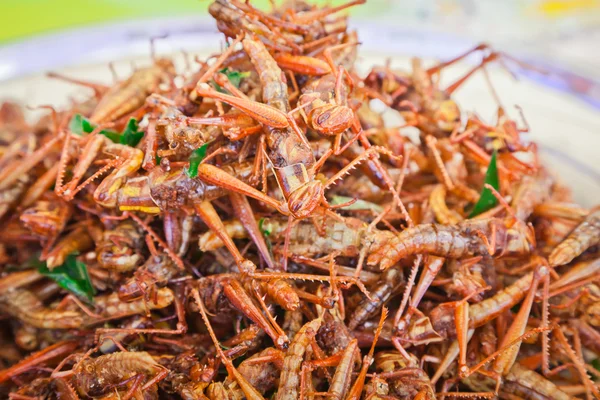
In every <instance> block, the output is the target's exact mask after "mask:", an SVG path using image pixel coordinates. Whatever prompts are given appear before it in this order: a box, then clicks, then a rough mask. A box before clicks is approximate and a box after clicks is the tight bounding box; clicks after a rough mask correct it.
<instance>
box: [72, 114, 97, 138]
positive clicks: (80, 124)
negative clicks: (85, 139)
mask: <svg viewBox="0 0 600 400" xmlns="http://www.w3.org/2000/svg"><path fill="white" fill-rule="evenodd" d="M69 130H70V131H71V132H73V133H74V134H76V135H79V136H83V134H84V133H92V131H93V130H94V125H92V123H91V122H90V121H88V120H87V119H85V118H84V117H83V116H82V115H81V114H75V115H73V118H71V121H69Z"/></svg>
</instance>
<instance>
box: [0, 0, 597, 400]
mask: <svg viewBox="0 0 600 400" xmlns="http://www.w3.org/2000/svg"><path fill="white" fill-rule="evenodd" d="M363 2H364V0H354V1H351V2H349V3H346V4H343V5H341V6H337V7H333V6H328V7H323V8H318V7H314V6H311V5H309V4H306V3H304V2H303V1H295V2H289V3H286V5H285V6H282V7H280V8H275V7H274V8H273V10H272V11H270V12H265V11H262V10H259V9H257V8H254V7H253V6H252V5H251V4H250V3H248V2H243V1H242V0H216V1H215V2H214V3H212V4H211V5H210V8H209V11H210V13H211V15H212V16H213V17H214V18H215V20H216V22H217V27H218V29H219V30H220V31H221V32H222V33H223V34H224V36H225V39H224V40H225V43H226V46H224V47H223V49H224V50H223V51H222V52H221V53H220V54H215V55H213V56H211V57H209V58H207V59H205V60H200V59H196V60H195V62H190V63H189V65H188V66H187V68H186V70H185V71H184V72H177V71H176V68H175V67H174V64H173V62H172V61H171V60H169V59H166V58H155V59H154V60H153V62H152V65H151V66H149V67H146V68H140V69H137V70H135V71H134V72H133V73H132V74H131V76H129V77H128V78H127V79H125V80H121V81H119V82H117V83H115V84H114V85H112V86H104V85H101V84H96V83H89V82H84V81H80V80H76V79H73V78H70V77H66V76H61V75H58V74H55V73H52V74H50V75H51V77H52V78H55V79H61V80H67V81H69V82H71V83H73V84H76V85H83V86H86V87H88V88H91V89H93V90H94V95H93V96H91V97H90V98H89V99H88V100H86V101H84V102H78V103H75V104H72V106H71V108H70V109H65V110H55V109H53V108H51V107H47V108H48V113H47V116H45V117H43V118H41V119H40V120H39V121H38V122H37V123H35V124H33V125H31V124H30V123H28V122H26V120H25V118H24V114H23V110H22V109H21V107H20V106H18V105H16V104H14V103H10V102H5V103H3V104H2V106H1V108H0V218H1V220H2V229H1V230H0V265H1V266H2V267H1V268H2V274H1V277H0V313H1V315H2V316H3V318H4V324H3V325H2V328H1V330H0V343H1V344H2V345H1V346H0V367H1V370H0V396H1V397H2V398H10V399H20V400H30V399H91V398H93V399H123V400H127V399H158V398H161V399H179V398H182V399H252V400H254V399H263V398H269V399H279V400H283V399H286V400H287V399H289V400H293V399H306V400H308V399H338V400H342V399H355V400H358V399H369V400H376V399H379V400H390V399H435V398H456V397H467V398H468V397H473V398H493V397H500V398H503V399H569V398H574V396H579V397H580V398H588V399H590V398H598V396H599V395H600V391H599V388H598V385H597V381H598V379H599V377H600V372H599V371H598V368H600V365H599V364H600V360H598V357H600V331H599V330H598V328H599V327H600V302H597V300H599V299H600V287H599V286H598V285H597V280H598V279H599V278H598V276H599V275H598V272H599V271H600V258H599V246H598V243H599V241H600V211H599V210H598V209H596V210H594V209H592V210H589V209H586V208H582V207H579V206H578V205H576V204H574V203H572V201H571V198H570V193H569V191H568V189H566V188H565V187H564V186H561V184H560V183H559V182H557V180H556V178H555V177H554V176H552V175H551V174H550V173H549V172H548V171H547V170H546V169H544V167H542V166H541V165H540V164H539V162H538V157H537V148H536V146H535V144H534V143H527V142H525V141H524V140H523V139H522V137H521V136H522V133H523V132H526V131H527V130H528V127H527V126H526V123H525V122H521V121H519V122H516V121H515V120H513V119H511V118H509V116H508V115H507V113H506V112H505V110H504V109H503V108H501V107H500V108H499V109H498V113H497V120H496V121H495V122H492V123H490V122H485V121H483V120H481V119H480V118H479V117H477V116H474V115H468V114H466V113H462V112H461V110H460V109H459V107H458V105H457V104H456V102H455V101H454V100H453V98H452V94H453V92H454V91H455V90H456V89H458V88H459V87H460V86H461V84H462V83H463V82H464V81H465V80H467V79H468V78H469V77H470V76H471V75H472V74H474V73H485V68H484V66H485V65H486V64H488V63H490V62H492V61H495V60H506V61H510V60H511V58H510V57H508V56H507V55H506V54H503V53H500V52H497V51H494V50H493V49H491V48H489V47H488V46H485V45H480V46H477V47H476V48H474V49H472V50H471V51H469V52H467V53H465V54H463V55H460V56H459V57H457V58H455V59H453V60H449V61H447V62H443V63H439V64H437V65H433V66H431V67H429V68H424V67H423V66H422V65H421V62H420V60H418V59H415V60H414V62H413V64H412V70H411V71H397V70H394V69H392V68H391V67H390V66H389V65H384V66H376V67H373V68H372V69H371V70H370V72H369V73H368V74H366V76H365V75H362V76H361V75H359V74H358V73H357V72H356V70H355V68H354V64H355V60H356V58H357V49H358V47H359V39H358V37H357V34H356V32H353V31H349V30H348V29H347V20H346V18H345V17H343V16H341V15H340V12H343V11H344V10H346V9H348V8H349V7H351V6H355V5H358V4H361V3H363ZM472 53H475V54H479V55H481V62H480V63H479V64H478V65H475V66H474V67H473V68H472V69H471V70H469V71H465V73H464V76H463V77H462V78H460V79H459V80H457V81H456V83H454V84H451V85H449V86H448V87H446V88H441V87H440V86H441V85H440V84H439V76H440V73H441V72H442V71H443V70H444V69H445V68H446V67H447V66H449V65H451V64H453V63H455V62H456V61H458V60H461V59H462V58H464V57H465V56H467V55H470V54H472ZM512 60H513V61H515V60H514V59H512ZM375 103H379V104H381V103H383V104H384V105H385V108H386V112H393V113H396V114H398V115H400V116H401V117H402V119H403V120H404V125H402V126H397V127H390V126H386V125H385V124H384V120H383V117H382V115H381V114H380V113H378V112H376V111H374V109H373V108H372V105H373V104H375ZM522 125H525V126H522ZM407 127H410V128H411V129H413V130H415V129H416V130H418V132H419V138H415V139H410V138H409V136H407V135H405V134H403V132H405V128H407ZM596 314H598V315H596Z"/></svg>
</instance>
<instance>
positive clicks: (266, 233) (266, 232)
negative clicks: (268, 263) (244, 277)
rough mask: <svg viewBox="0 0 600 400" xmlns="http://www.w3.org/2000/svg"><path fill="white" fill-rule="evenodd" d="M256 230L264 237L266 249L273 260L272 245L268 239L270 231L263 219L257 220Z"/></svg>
mask: <svg viewBox="0 0 600 400" xmlns="http://www.w3.org/2000/svg"><path fill="white" fill-rule="evenodd" d="M258 229H260V231H261V232H262V234H263V236H264V237H265V243H266V244H267V249H268V250H269V254H271V258H273V243H271V239H270V238H269V236H271V229H269V228H267V227H266V226H265V219H264V218H261V219H260V220H258Z"/></svg>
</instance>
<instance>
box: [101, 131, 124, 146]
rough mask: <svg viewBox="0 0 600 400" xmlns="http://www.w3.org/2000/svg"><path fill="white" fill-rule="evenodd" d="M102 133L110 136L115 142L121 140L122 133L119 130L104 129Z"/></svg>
mask: <svg viewBox="0 0 600 400" xmlns="http://www.w3.org/2000/svg"><path fill="white" fill-rule="evenodd" d="M100 134H101V135H104V136H106V137H107V138H109V139H110V141H111V142H113V143H120V141H121V135H120V134H119V133H118V132H115V131H109V130H107V129H103V130H101V131H100Z"/></svg>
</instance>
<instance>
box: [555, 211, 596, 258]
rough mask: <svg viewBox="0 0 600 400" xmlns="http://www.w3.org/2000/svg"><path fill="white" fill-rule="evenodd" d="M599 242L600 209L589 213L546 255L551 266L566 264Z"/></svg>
mask: <svg viewBox="0 0 600 400" xmlns="http://www.w3.org/2000/svg"><path fill="white" fill-rule="evenodd" d="M599 242H600V210H598V211H595V212H592V213H590V214H589V215H588V216H587V217H586V218H585V219H584V220H583V222H582V223H581V224H579V225H577V227H576V228H575V229H574V230H573V232H571V233H570V234H569V236H568V237H567V238H566V239H565V240H564V241H563V242H562V243H560V244H559V245H558V246H556V248H555V249H554V250H553V251H552V254H550V256H549V257H548V261H549V262H550V265H551V266H558V265H564V264H568V263H569V262H571V260H573V259H574V258H575V257H577V256H578V255H580V254H581V253H583V252H584V251H586V250H587V249H588V248H589V247H591V246H594V245H595V244H597V243H599Z"/></svg>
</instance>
